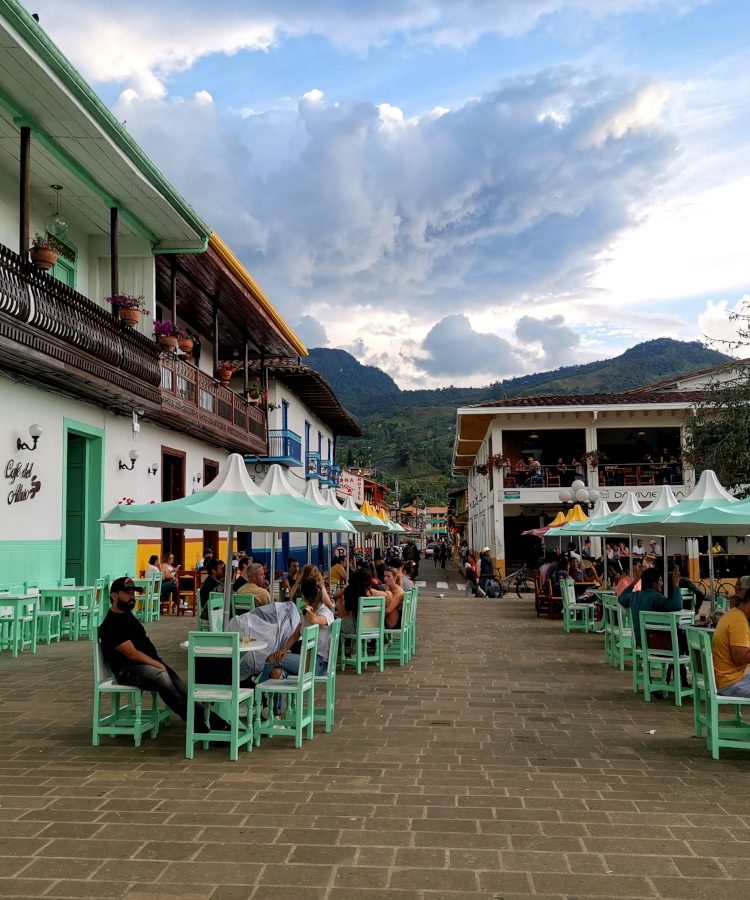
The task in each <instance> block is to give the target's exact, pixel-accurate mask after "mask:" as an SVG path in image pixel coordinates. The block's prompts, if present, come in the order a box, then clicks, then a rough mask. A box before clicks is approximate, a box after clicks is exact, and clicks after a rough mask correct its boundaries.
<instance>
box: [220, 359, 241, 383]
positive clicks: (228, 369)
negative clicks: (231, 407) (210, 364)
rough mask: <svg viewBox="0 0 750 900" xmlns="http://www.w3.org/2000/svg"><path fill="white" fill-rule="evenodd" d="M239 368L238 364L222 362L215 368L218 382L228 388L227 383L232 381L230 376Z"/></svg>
mask: <svg viewBox="0 0 750 900" xmlns="http://www.w3.org/2000/svg"><path fill="white" fill-rule="evenodd" d="M238 368H239V363H236V362H229V361H224V362H220V363H219V365H218V367H217V370H216V371H217V373H218V375H219V381H220V382H221V384H222V385H223V386H224V387H229V383H230V381H231V380H232V375H234V373H235V372H236V371H237V369H238Z"/></svg>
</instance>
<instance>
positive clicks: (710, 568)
mask: <svg viewBox="0 0 750 900" xmlns="http://www.w3.org/2000/svg"><path fill="white" fill-rule="evenodd" d="M713 543H714V540H713V536H712V534H711V532H710V531H709V532H708V582H709V586H710V590H711V612H712V613H713V612H715V611H716V592H715V591H714V555H713V553H711V547H713ZM698 559H700V554H698Z"/></svg>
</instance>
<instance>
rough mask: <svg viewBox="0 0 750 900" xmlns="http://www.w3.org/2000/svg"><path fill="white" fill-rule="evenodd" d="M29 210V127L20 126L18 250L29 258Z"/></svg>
mask: <svg viewBox="0 0 750 900" xmlns="http://www.w3.org/2000/svg"><path fill="white" fill-rule="evenodd" d="M30 212H31V129H30V128H29V127H28V126H27V125H22V126H21V160H20V174H19V203H18V252H19V254H20V255H21V257H22V258H23V259H28V258H29V244H30V243H31V236H30V234H29V217H30Z"/></svg>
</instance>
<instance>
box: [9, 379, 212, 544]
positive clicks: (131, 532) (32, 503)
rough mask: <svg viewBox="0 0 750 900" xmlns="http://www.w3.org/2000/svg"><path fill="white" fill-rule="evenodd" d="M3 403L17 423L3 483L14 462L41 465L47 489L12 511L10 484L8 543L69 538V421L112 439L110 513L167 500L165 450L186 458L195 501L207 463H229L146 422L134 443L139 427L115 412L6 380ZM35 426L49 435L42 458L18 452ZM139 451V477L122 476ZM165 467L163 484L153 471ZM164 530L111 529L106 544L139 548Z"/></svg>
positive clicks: (107, 468) (108, 447)
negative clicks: (127, 503) (65, 526)
mask: <svg viewBox="0 0 750 900" xmlns="http://www.w3.org/2000/svg"><path fill="white" fill-rule="evenodd" d="M0 396H2V398H3V404H4V407H5V409H6V410H12V411H13V413H12V415H6V416H5V417H4V421H3V424H2V425H0V446H1V447H3V448H5V453H4V454H3V455H2V456H1V457H0V464H1V465H2V473H3V476H5V474H6V467H7V466H8V463H9V462H10V461H11V460H14V461H15V462H16V463H18V462H21V463H33V475H35V476H36V477H38V479H39V480H40V481H41V483H42V486H41V489H40V490H39V492H38V493H37V495H36V496H35V497H34V498H33V499H30V500H26V501H25V502H21V503H17V504H16V503H13V504H10V505H9V504H8V503H7V497H8V494H9V493H10V492H11V490H12V486H11V484H10V482H9V479H8V478H5V481H4V491H3V493H2V498H1V499H0V506H1V507H2V509H3V515H2V516H0V541H10V540H14V541H17V540H24V539H29V540H59V539H60V538H61V536H62V518H63V509H62V488H63V472H62V460H63V450H62V443H63V419H64V418H67V419H73V420H75V421H77V422H81V423H83V424H85V425H89V426H93V427H96V428H101V429H103V431H104V500H103V506H104V509H105V510H108V509H110V508H111V507H112V506H114V505H115V504H116V503H117V502H118V501H119V500H120V499H121V498H122V497H132V498H133V499H134V500H135V502H136V503H148V502H149V501H150V500H155V501H157V502H158V501H160V500H161V478H162V466H161V447H162V445H165V446H167V447H172V448H174V449H179V450H181V451H184V452H185V453H186V461H185V474H186V479H185V480H186V492H187V493H190V491H191V489H192V487H193V484H192V477H193V475H195V474H197V473H201V475H202V473H203V459H204V457H205V458H207V459H214V460H217V461H218V462H220V463H221V462H223V461H224V460H225V459H226V453H225V452H224V451H223V450H221V449H220V448H218V447H214V446H211V445H209V444H204V443H202V442H200V441H198V440H195V439H194V438H191V437H189V436H187V435H182V434H178V433H177V432H174V431H170V430H168V429H164V428H159V427H157V426H155V425H152V424H150V423H146V422H141V423H140V424H141V430H140V433H138V434H137V435H135V436H134V435H133V431H132V419H131V418H129V417H124V416H120V417H117V416H115V415H113V414H112V413H110V412H106V411H105V410H102V409H99V408H97V407H95V406H91V405H89V404H86V403H82V402H79V401H76V400H70V399H67V398H65V397H61V396H58V395H56V394H52V393H46V392H43V391H39V390H35V389H34V388H31V387H28V386H25V385H20V384H15V383H14V382H13V381H11V380H10V379H7V378H5V377H0ZM32 423H36V424H38V425H40V426H41V427H42V429H43V434H42V437H41V438H40V439H39V444H38V447H37V449H36V450H35V451H34V452H30V451H26V450H21V451H17V450H16V439H17V438H19V437H20V438H21V439H22V440H23V441H26V442H29V440H30V439H29V434H28V427H29V425H31V424H32ZM131 449H135V450H137V451H138V454H139V458H138V460H137V462H136V464H135V468H134V469H133V471H127V470H122V471H121V470H120V469H119V465H118V464H119V461H120V460H122V461H123V462H124V463H126V464H128V465H129V464H130V460H129V459H128V453H129V451H130V450H131ZM152 463H157V464H158V466H159V471H158V474H157V475H156V476H154V475H148V474H147V469H148V467H149V466H150V465H151V464H152ZM159 534H160V532H159V530H158V529H144V528H137V527H134V526H126V527H124V528H122V527H120V526H119V525H106V526H105V534H104V537H105V539H111V540H127V539H130V540H134V539H137V538H144V539H150V540H158V539H159ZM201 535H202V532H197V531H196V532H186V534H185V536H186V537H188V538H189V537H200V536H201Z"/></svg>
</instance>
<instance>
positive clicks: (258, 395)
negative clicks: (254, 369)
mask: <svg viewBox="0 0 750 900" xmlns="http://www.w3.org/2000/svg"><path fill="white" fill-rule="evenodd" d="M247 399H248V400H249V402H250V403H256V404H259V403H260V402H261V400H262V399H263V386H262V385H261V383H260V378H254V379H253V380H252V381H251V382H250V384H249V385H248V387H247Z"/></svg>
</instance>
